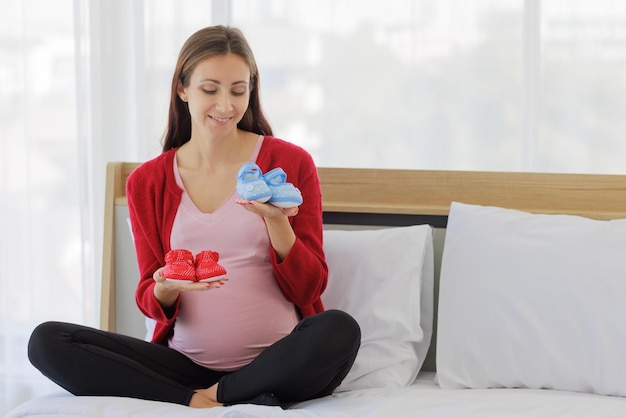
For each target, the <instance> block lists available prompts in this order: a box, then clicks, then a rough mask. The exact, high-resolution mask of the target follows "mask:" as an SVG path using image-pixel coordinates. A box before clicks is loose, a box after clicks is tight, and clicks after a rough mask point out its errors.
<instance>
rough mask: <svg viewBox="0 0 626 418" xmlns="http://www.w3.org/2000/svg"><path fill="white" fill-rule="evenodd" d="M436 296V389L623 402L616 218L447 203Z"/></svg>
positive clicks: (622, 229) (622, 243) (622, 255)
mask: <svg viewBox="0 0 626 418" xmlns="http://www.w3.org/2000/svg"><path fill="white" fill-rule="evenodd" d="M439 295H440V296H439V317H438V332H437V334H438V340H437V374H438V381H439V384H440V385H441V386H442V387H443V388H491V387H527V388H545V389H559V390H568V391H576V392H588V393H596V394H601V395H618V396H626V320H625V319H626V219H625V220H614V221H597V220H591V219H587V218H583V217H578V216H568V215H539V214H530V213H526V212H520V211H516V210H510V209H502V208H496V207H482V206H475V205H467V204H462V203H453V204H452V206H451V210H450V214H449V218H448V226H447V231H446V240H445V246H444V251H443V258H442V268H441V282H440V294H439Z"/></svg>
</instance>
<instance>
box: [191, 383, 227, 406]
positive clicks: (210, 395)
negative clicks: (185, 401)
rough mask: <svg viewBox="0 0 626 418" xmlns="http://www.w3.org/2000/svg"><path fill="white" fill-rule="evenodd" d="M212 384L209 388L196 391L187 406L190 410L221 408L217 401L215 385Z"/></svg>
mask: <svg viewBox="0 0 626 418" xmlns="http://www.w3.org/2000/svg"><path fill="white" fill-rule="evenodd" d="M218 384H219V383H216V384H214V385H213V386H211V387H210V388H206V389H198V390H196V393H194V394H193V396H192V397H191V401H190V402H189V406H190V407H192V408H212V407H214V406H223V404H221V403H219V402H218V401H217V385H218Z"/></svg>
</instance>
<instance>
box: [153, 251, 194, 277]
mask: <svg viewBox="0 0 626 418" xmlns="http://www.w3.org/2000/svg"><path fill="white" fill-rule="evenodd" d="M161 275H162V276H163V277H164V278H165V280H172V281H179V280H186V281H190V282H195V281H196V269H195V266H194V263H193V254H192V253H191V251H189V250H171V251H169V252H168V253H167V254H165V267H164V268H163V272H162V273H161Z"/></svg>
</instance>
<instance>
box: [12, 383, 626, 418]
mask: <svg viewBox="0 0 626 418" xmlns="http://www.w3.org/2000/svg"><path fill="white" fill-rule="evenodd" d="M32 416H37V417H105V418H109V417H111V418H112V417H116V418H118V417H133V418H140V417H145V418H148V417H150V418H154V417H171V418H174V417H177V418H179V417H182V418H187V417H189V418H191V417H209V418H217V417H220V418H221V417H230V418H235V417H237V418H240V417H241V418H246V417H251V418H252V417H269V418H279V417H290V418H343V417H346V418H347V417H363V418H374V417H376V418H379V417H420V418H469V417H472V418H477V417H480V418H509V417H510V418H513V417H529V416H531V417H533V418H542V417H545V418H559V417H567V418H578V417H580V418H589V417H594V418H609V417H614V418H617V417H620V418H624V417H626V398H621V397H611V396H601V395H592V394H587V393H576V392H565V391H556V390H540V389H441V388H439V386H438V385H437V384H436V383H435V375H434V373H430V372H422V373H420V375H419V376H418V378H417V380H416V381H415V383H414V384H412V385H410V386H407V387H404V388H396V389H390V388H387V389H362V390H355V391H350V392H342V393H335V394H333V395H332V396H328V397H325V398H322V399H316V400H312V401H307V402H303V403H300V404H296V405H294V406H293V407H292V408H290V409H288V410H283V409H281V408H278V407H266V406H257V405H236V406H231V407H224V408H214V409H206V410H200V409H191V408H188V407H185V406H180V405H174V404H167V403H162V402H153V401H143V400H138V399H131V398H113V397H90V396H85V397H74V396H72V395H70V394H68V393H59V394H54V395H49V396H45V397H40V398H37V399H33V400H31V401H29V402H26V403H25V404H22V405H21V406H19V407H18V408H16V409H14V410H13V411H12V412H10V413H9V414H8V415H7V416H6V417H5V418H18V417H32Z"/></svg>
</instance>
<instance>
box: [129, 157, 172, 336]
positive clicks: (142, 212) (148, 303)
mask: <svg viewBox="0 0 626 418" xmlns="http://www.w3.org/2000/svg"><path fill="white" fill-rule="evenodd" d="M157 168H158V167H157ZM161 177H162V176H161ZM159 180H162V179H160V178H159V171H158V170H156V169H155V167H154V164H145V165H144V166H140V167H138V168H137V169H136V170H135V171H133V172H132V173H131V175H130V176H129V178H128V181H127V183H126V197H127V201H128V212H129V216H130V221H131V226H132V231H133V238H134V244H135V251H136V254H137V264H138V267H139V275H140V277H139V283H138V285H137V289H136V292H135V300H136V302H137V306H138V307H139V310H140V311H141V312H142V313H143V314H144V315H146V316H147V317H149V318H152V319H155V320H156V321H157V331H159V330H163V331H165V330H166V329H168V328H170V326H171V325H172V324H173V323H174V321H175V318H176V314H177V313H178V305H179V301H177V302H176V304H175V306H174V307H173V308H171V309H167V310H164V309H163V307H162V306H161V304H160V303H159V301H158V300H157V298H156V297H155V296H154V286H155V284H156V283H155V282H154V279H153V278H152V276H153V274H154V272H155V271H156V270H158V269H159V268H160V267H162V266H163V265H164V264H165V255H164V254H165V248H164V245H163V243H162V239H161V231H160V229H161V224H162V222H160V221H162V217H163V211H164V207H165V205H164V202H163V201H164V195H165V181H164V180H162V181H159ZM157 208H159V209H160V210H159V209H157ZM157 333H158V332H157ZM157 333H155V339H161V338H162V337H163V335H157Z"/></svg>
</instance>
